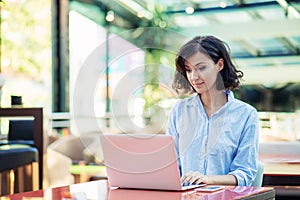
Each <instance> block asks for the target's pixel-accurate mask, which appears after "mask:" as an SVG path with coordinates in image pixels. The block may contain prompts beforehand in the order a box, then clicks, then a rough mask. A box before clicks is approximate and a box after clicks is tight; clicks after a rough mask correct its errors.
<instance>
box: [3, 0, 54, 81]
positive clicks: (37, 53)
mask: <svg viewBox="0 0 300 200" xmlns="http://www.w3.org/2000/svg"><path fill="white" fill-rule="evenodd" d="M1 5H2V6H1V18H2V20H1V28H2V33H1V51H2V63H1V65H2V70H4V68H9V70H10V71H13V72H17V73H19V72H21V73H24V74H25V75H28V76H30V77H32V78H33V79H35V80H38V81H39V80H42V77H43V76H41V74H49V72H50V69H51V0H4V1H2V3H1Z"/></svg>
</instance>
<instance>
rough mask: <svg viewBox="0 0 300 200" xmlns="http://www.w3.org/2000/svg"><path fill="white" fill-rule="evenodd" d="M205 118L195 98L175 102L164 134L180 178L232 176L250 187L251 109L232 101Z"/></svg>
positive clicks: (254, 143)
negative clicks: (172, 144) (193, 173)
mask: <svg viewBox="0 0 300 200" xmlns="http://www.w3.org/2000/svg"><path fill="white" fill-rule="evenodd" d="M227 94H228V102H227V103H226V104H225V105H224V106H223V107H222V108H221V109H219V110H218V111H217V112H216V113H214V114H213V115H211V117H209V118H208V117H207V115H206V113H205V110H204V107H203V105H202V102H201V100H200V98H199V95H195V96H192V97H188V98H185V99H182V100H179V101H178V102H177V103H176V104H175V105H174V107H173V108H172V110H171V112H170V116H169V123H168V128H167V134H168V135H172V136H173V137H174V139H175V146H176V151H177V156H178V163H179V167H180V173H181V175H183V174H186V173H187V172H189V171H199V172H200V173H202V174H204V175H226V174H232V175H234V176H235V177H236V178H237V181H238V185H247V186H250V185H251V184H252V181H253V180H254V178H255V175H256V172H257V165H258V136H259V131H258V130H259V126H258V116H257V111H256V109H255V108H254V107H252V106H250V105H248V104H246V103H244V102H242V101H240V100H238V99H235V98H234V96H233V93H232V92H231V91H227Z"/></svg>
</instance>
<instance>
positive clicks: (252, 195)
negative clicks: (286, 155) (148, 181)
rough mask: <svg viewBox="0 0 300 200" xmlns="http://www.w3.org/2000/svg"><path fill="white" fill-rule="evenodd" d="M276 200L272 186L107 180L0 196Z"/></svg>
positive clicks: (88, 199)
mask: <svg viewBox="0 0 300 200" xmlns="http://www.w3.org/2000/svg"><path fill="white" fill-rule="evenodd" d="M248 198H249V199H260V200H263V199H274V198H275V190H274V189H273V188H269V187H241V186H236V187H235V186H226V187H225V189H224V190H220V191H217V192H212V193H207V192H206V193H205V192H197V191H194V190H189V191H185V192H174V191H157V190H156V191H155V190H132V189H114V188H109V186H108V183H107V181H106V180H99V181H91V182H86V183H79V184H73V185H69V186H63V187H57V188H50V189H45V190H38V191H33V192H25V193H19V194H14V195H9V196H3V197H0V200H8V199H10V200H19V199H20V200H21V199H23V200H29V199H31V200H38V199H49V200H56V199H60V200H69V199H72V200H73V199H74V200H75V199H77V200H85V199H86V200H92V199H95V200H96V199H97V200H129V199H130V200H142V199H144V200H154V199H155V200H159V199H163V200H177V199H178V200H191V199H197V200H202V199H203V200H223V199H224V200H225V199H226V200H227V199H248Z"/></svg>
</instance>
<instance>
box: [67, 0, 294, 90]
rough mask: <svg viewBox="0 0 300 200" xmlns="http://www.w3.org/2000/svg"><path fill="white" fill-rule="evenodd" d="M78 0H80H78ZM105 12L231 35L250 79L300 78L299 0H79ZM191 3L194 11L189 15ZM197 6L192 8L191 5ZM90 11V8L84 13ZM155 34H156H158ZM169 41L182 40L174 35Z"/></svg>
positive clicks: (126, 20) (120, 20)
mask: <svg viewBox="0 0 300 200" xmlns="http://www.w3.org/2000/svg"><path fill="white" fill-rule="evenodd" d="M73 1H75V0H73ZM75 2H80V3H83V4H82V5H85V4H86V5H87V4H89V5H95V6H97V7H99V8H101V9H102V10H104V11H105V12H107V11H109V10H113V11H114V13H115V15H116V20H115V22H114V25H116V26H120V27H123V28H137V27H140V26H144V27H146V26H157V27H160V28H173V29H174V30H176V31H177V32H180V34H182V35H185V36H186V37H187V38H189V39H190V38H192V37H194V36H196V35H207V34H212V35H216V36H218V37H220V38H221V39H223V40H225V41H226V42H227V43H228V45H229V46H230V48H231V52H232V56H233V58H234V59H235V61H236V63H237V64H238V66H239V67H240V68H241V69H242V70H243V71H244V72H245V81H246V83H247V84H249V85H251V84H263V85H266V86H273V87H276V86H278V87H279V86H282V85H284V84H288V83H299V82H300V73H299V71H300V70H299V69H300V1H299V0H277V1H274V0H77V1H75ZM187 7H191V8H193V9H192V10H193V13H191V14H187V11H186V9H187ZM191 8H189V9H190V10H191ZM83 14H84V13H83ZM152 37H153V36H152ZM164 39H165V40H166V41H167V42H166V43H169V44H172V43H180V40H178V41H176V40H175V41H174V38H173V37H166V38H164Z"/></svg>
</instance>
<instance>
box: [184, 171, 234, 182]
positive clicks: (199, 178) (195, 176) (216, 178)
mask: <svg viewBox="0 0 300 200" xmlns="http://www.w3.org/2000/svg"><path fill="white" fill-rule="evenodd" d="M181 181H182V183H185V182H188V183H194V184H200V183H206V184H209V185H237V179H236V177H235V176H234V175H231V174H228V175H203V174H201V173H199V172H188V173H187V174H185V175H184V176H183V177H182V179H181Z"/></svg>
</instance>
